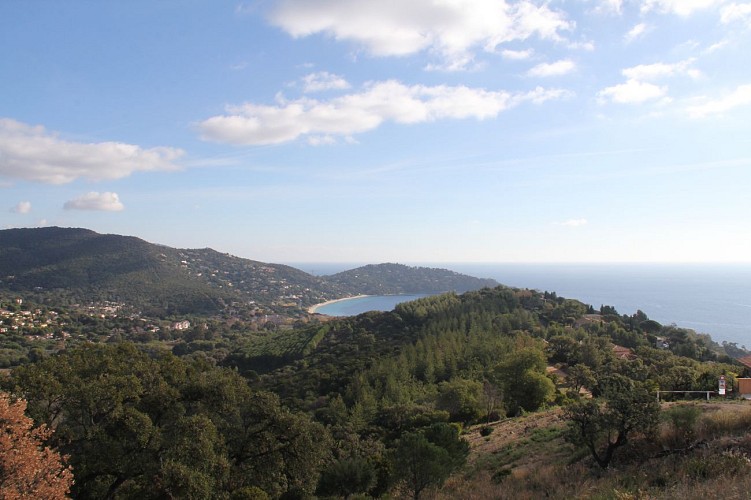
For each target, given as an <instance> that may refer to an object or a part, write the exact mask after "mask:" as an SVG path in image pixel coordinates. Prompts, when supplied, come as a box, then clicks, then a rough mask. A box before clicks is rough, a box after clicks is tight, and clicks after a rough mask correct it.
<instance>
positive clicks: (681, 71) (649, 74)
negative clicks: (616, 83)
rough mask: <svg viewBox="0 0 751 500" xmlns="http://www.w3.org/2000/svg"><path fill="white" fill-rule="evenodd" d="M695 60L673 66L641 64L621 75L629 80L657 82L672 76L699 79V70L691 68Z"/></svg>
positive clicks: (625, 70) (627, 69) (687, 60)
mask: <svg viewBox="0 0 751 500" xmlns="http://www.w3.org/2000/svg"><path fill="white" fill-rule="evenodd" d="M694 61H695V59H693V58H692V59H686V60H685V61H681V62H677V63H673V64H666V63H655V64H640V65H638V66H633V67H631V68H626V69H624V70H623V71H621V73H622V74H623V76H625V77H626V78H628V79H631V80H640V81H643V80H648V81H651V80H657V79H660V78H665V77H670V76H679V75H686V76H690V77H691V78H698V77H699V76H701V73H700V72H699V70H697V69H694V68H692V67H691V65H692V64H693V63H694Z"/></svg>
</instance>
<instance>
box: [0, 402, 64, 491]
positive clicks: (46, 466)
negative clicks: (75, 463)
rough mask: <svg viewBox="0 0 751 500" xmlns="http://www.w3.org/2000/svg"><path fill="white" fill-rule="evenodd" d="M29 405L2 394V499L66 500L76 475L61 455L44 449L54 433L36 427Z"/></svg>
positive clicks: (0, 487)
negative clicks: (30, 415) (29, 411)
mask: <svg viewBox="0 0 751 500" xmlns="http://www.w3.org/2000/svg"><path fill="white" fill-rule="evenodd" d="M25 410H26V402H25V401H23V400H18V401H15V402H13V401H11V398H10V396H9V395H8V394H6V393H4V392H0V499H2V500H15V499H21V498H44V499H50V500H53V499H57V498H65V496H66V494H67V493H68V491H69V490H70V487H71V485H72V484H73V473H72V472H71V470H70V467H67V466H66V465H65V463H64V460H63V458H61V457H60V454H59V453H58V452H57V451H55V450H53V449H51V448H49V447H45V446H44V444H43V443H44V441H45V440H46V439H47V438H48V437H49V436H50V434H51V433H52V432H51V431H50V430H49V429H47V428H46V427H45V426H43V425H42V426H40V427H36V428H34V426H33V421H32V420H31V419H30V418H29V417H27V416H26V415H25V414H24V412H25Z"/></svg>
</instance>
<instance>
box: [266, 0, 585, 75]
mask: <svg viewBox="0 0 751 500" xmlns="http://www.w3.org/2000/svg"><path fill="white" fill-rule="evenodd" d="M269 17H270V20H271V22H272V23H274V24H275V25H277V26H279V27H280V28H282V29H283V30H285V31H286V32H287V33H289V34H290V35H291V36H294V37H306V36H310V35H314V34H325V35H328V36H331V37H333V38H334V39H336V40H346V41H353V42H356V43H359V44H361V45H363V46H364V47H365V48H366V49H367V50H368V51H369V52H370V53H371V54H372V55H375V56H405V55H410V54H416V53H418V52H422V51H431V52H432V53H434V54H437V55H438V56H439V57H440V58H441V59H443V60H444V61H445V62H444V65H443V66H444V67H445V68H446V69H462V68H464V67H466V66H467V65H468V64H469V63H471V62H472V59H473V56H472V53H473V52H474V51H476V50H484V51H487V52H495V51H496V49H497V47H498V46H499V45H501V44H503V43H506V42H511V41H515V40H517V41H518V40H526V39H528V38H530V37H532V36H537V37H539V38H541V39H546V40H553V41H560V40H561V35H560V32H562V31H567V30H571V29H573V27H574V24H573V23H572V22H570V21H568V20H567V19H566V17H565V14H563V13H561V12H557V11H554V10H551V9H550V8H549V7H548V5H547V3H545V4H543V5H536V4H535V3H534V2H532V1H530V0H520V1H517V2H508V1H506V0H452V1H441V0H410V1H409V2H404V1H402V0H381V1H379V2H374V1H372V0H348V1H346V2H342V1H340V0H281V1H280V2H278V6H277V7H276V8H274V9H273V10H272V11H271V13H270V16H269Z"/></svg>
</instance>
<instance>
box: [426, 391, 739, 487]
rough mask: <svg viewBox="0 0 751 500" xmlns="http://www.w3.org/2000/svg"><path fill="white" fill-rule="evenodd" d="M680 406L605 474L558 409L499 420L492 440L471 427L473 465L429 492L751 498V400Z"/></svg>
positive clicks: (628, 449)
mask: <svg viewBox="0 0 751 500" xmlns="http://www.w3.org/2000/svg"><path fill="white" fill-rule="evenodd" d="M680 406H681V405H677V404H672V405H666V410H667V411H665V412H664V413H663V416H664V418H663V422H662V424H661V428H660V432H659V434H658V436H657V437H656V438H655V439H651V440H646V439H636V440H634V441H633V443H632V445H631V446H630V447H628V448H627V449H625V450H623V452H621V453H620V455H619V456H618V459H617V460H616V461H615V463H614V467H613V468H612V469H610V470H606V471H603V470H601V469H599V468H598V467H596V466H594V464H593V463H592V460H591V459H590V457H589V456H588V454H587V453H586V452H584V453H582V452H581V451H579V452H577V451H576V450H574V449H573V448H571V447H570V445H568V444H566V443H565V442H564V441H563V438H562V437H561V431H562V429H563V427H565V422H563V420H562V419H561V417H560V412H559V411H556V410H551V411H548V412H541V413H538V414H531V415H526V416H524V417H521V418H519V419H512V420H508V421H504V422H500V423H497V424H495V425H494V430H493V433H492V434H491V435H489V436H486V437H483V436H480V434H479V429H471V430H470V431H469V432H468V437H469V440H470V443H471V446H472V452H471V455H470V465H469V466H468V467H467V468H466V469H465V471H464V473H463V474H461V475H456V476H454V477H453V478H451V479H450V480H449V481H448V482H447V483H446V484H445V485H444V487H443V488H442V490H440V491H434V492H431V493H430V494H427V495H425V497H426V498H433V499H437V500H449V499H452V500H453V499H467V500H486V499H500V500H503V499H514V500H516V499H520V500H525V499H530V500H531V499H539V498H550V499H578V498H582V499H594V500H636V499H650V500H651V499H669V500H673V499H675V500H693V499H702V500H707V499H713V498H723V499H730V500H735V499H750V498H751V405H749V404H748V403H745V404H744V403H740V404H733V403H719V404H717V403H710V404H702V403H693V404H692V405H683V406H684V407H680ZM676 407H678V408H677V409H673V408H676ZM697 443H698V445H697ZM577 453H578V454H577Z"/></svg>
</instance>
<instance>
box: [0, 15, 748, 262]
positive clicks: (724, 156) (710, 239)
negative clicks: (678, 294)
mask: <svg viewBox="0 0 751 500" xmlns="http://www.w3.org/2000/svg"><path fill="white" fill-rule="evenodd" d="M750 42H751V3H749V2H742V1H738V0H603V1H595V0H557V1H556V0H550V1H532V0H520V1H515V0H410V1H409V2H405V1H403V0H378V1H374V0H347V1H343V0H338V1H334V0H263V1H257V2H253V1H246V2H231V1H211V2H209V1H197V0H180V1H156V2H154V1H151V0H149V1H142V0H136V1H128V2H124V1H122V2H120V1H93V0H92V1H83V0H71V1H67V2H58V1H52V0H49V1H41V0H27V1H21V0H7V1H4V2H0V44H1V46H2V47H3V50H2V55H0V81H2V87H1V88H2V92H0V200H1V202H2V203H0V227H2V228H11V227H38V226H47V225H57V226H66V227H86V228H90V229H93V230H95V231H98V232H103V233H117V234H126V235H134V236H138V237H141V238H143V239H146V240H148V241H151V242H155V243H162V244H166V245H170V246H175V247H181V248H203V247H207V246H208V247H212V248H215V249H217V250H220V251H223V252H229V253H232V254H234V255H239V256H242V257H246V258H251V259H255V260H261V261H267V262H316V261H318V262H386V261H390V262H405V263H411V262H738V261H746V262H747V261H749V260H751V222H749V221H750V220H751V195H750V193H751V126H750V125H749V124H751V60H750V59H749V50H750V49H751V43H750Z"/></svg>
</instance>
